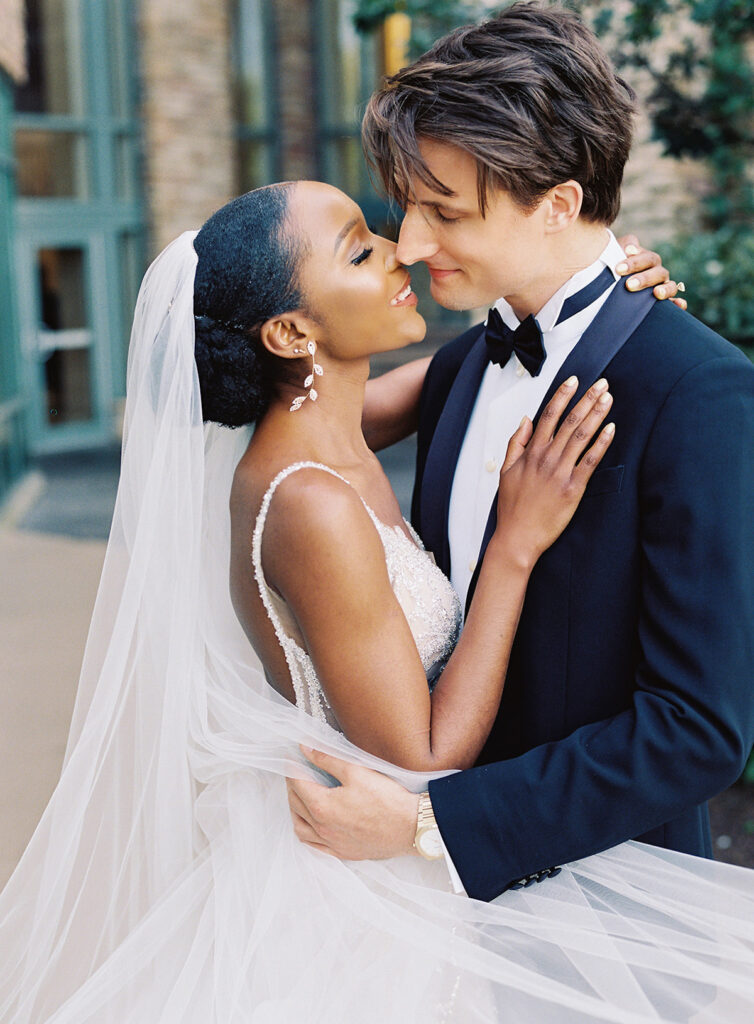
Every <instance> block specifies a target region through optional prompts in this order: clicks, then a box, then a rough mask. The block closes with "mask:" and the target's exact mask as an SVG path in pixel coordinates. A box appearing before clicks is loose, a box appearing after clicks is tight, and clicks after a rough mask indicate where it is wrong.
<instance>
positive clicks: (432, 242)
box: [395, 205, 440, 266]
mask: <svg viewBox="0 0 754 1024" xmlns="http://www.w3.org/2000/svg"><path fill="white" fill-rule="evenodd" d="M439 248H440V247H439V245H438V243H437V240H436V238H435V233H434V231H433V230H432V225H431V224H430V223H429V222H428V221H427V218H426V217H425V216H424V214H423V213H422V211H421V210H420V209H419V208H418V207H417V206H414V205H411V206H409V208H408V209H407V210H406V214H405V216H404V218H403V223H402V224H401V229H400V232H399V234H398V248H397V249H396V253H395V254H396V256H397V257H398V261H399V262H400V263H402V264H403V265H404V266H410V265H411V264H412V263H418V262H419V261H420V260H428V259H431V258H432V257H433V256H434V255H435V253H436V252H437V250H438V249H439Z"/></svg>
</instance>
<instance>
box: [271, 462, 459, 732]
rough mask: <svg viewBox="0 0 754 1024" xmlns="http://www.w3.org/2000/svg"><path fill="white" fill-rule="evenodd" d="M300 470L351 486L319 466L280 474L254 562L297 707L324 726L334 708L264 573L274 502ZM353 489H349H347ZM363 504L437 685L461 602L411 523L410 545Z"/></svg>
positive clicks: (298, 465)
mask: <svg viewBox="0 0 754 1024" xmlns="http://www.w3.org/2000/svg"><path fill="white" fill-rule="evenodd" d="M299 469H321V470H323V471H324V472H326V473H330V474H331V475H332V476H335V477H337V478H338V479H339V480H342V481H343V483H346V484H348V483H349V482H348V480H346V479H345V477H342V476H341V475H340V473H337V472H336V471H335V470H334V469H331V468H330V467H329V466H325V465H324V464H322V463H319V462H296V463H294V464H293V465H291V466H287V467H286V468H285V469H283V470H281V471H280V472H279V473H278V474H277V476H276V477H275V479H274V480H273V481H272V482H271V484H270V486H269V487H268V488H267V491H266V493H265V495H264V498H263V499H262V504H261V506H260V509H259V514H258V515H257V520H256V523H255V525H254V534H253V537H252V546H251V557H252V564H253V566H254V578H255V579H256V581H257V586H258V587H259V594H260V597H261V598H262V602H263V604H264V607H265V609H266V611H267V614H268V615H269V617H270V621H271V622H272V625H273V627H274V629H275V635H276V636H277V639H278V642H279V644H280V646H281V648H282V650H283V653H284V654H285V660H286V664H287V665H288V671H289V672H290V675H291V683H292V684H293V692H294V694H295V697H296V706H297V707H300V708H303V709H304V710H305V711H308V712H309V714H311V715H312V717H313V718H316V719H318V720H319V721H323V722H324V721H328V720H329V719H330V718H333V716H332V714H331V715H330V716H328V711H329V710H330V708H329V705H328V703H327V699H326V697H325V694H324V692H323V690H322V687H321V685H320V682H319V679H318V678H317V673H316V671H315V669H314V665H313V663H312V660H311V658H310V657H309V655H308V654H307V653H306V651H304V650H303V649H302V648H301V646H300V645H299V644H298V643H297V642H296V640H294V639H293V637H291V636H289V635H288V634H287V633H286V632H285V629H284V627H283V624H282V622H281V621H280V617H279V615H278V614H277V611H276V610H275V607H274V605H273V602H272V599H271V596H270V595H271V591H270V588H269V586H268V585H267V581H266V580H265V578H264V572H263V570H262V533H263V531H264V524H265V521H266V519H267V513H268V511H269V508H270V502H271V501H272V496H273V495H274V493H275V491H276V490H277V488H278V487H279V485H280V484H281V483H282V482H283V480H285V479H286V478H287V477H288V476H290V475H291V473H295V472H296V470H299ZM349 486H351V485H350V484H349ZM361 503H362V505H363V506H364V508H365V509H366V511H367V513H368V514H369V517H370V519H371V520H372V522H373V523H374V526H375V529H376V530H377V532H378V533H379V535H380V540H381V541H382V546H383V548H384V549H385V562H386V565H387V570H388V578H389V580H390V584H391V586H392V588H393V592H394V593H395V596H396V598H397V600H398V602H399V604H400V605H401V608H402V609H403V612H404V614H405V616H406V619H407V621H408V624H409V627H410V629H411V632H412V634H413V637H414V641H415V642H416V647H417V650H418V652H419V656H420V658H421V661H422V665H423V666H424V670H425V672H426V673H427V675H428V678H429V680H430V684H433V683H434V682H436V680H437V677H438V676H439V674H440V672H441V671H442V668H443V667H444V665H445V662H446V661H447V660H448V658H449V657H450V654H451V652H452V650H453V647H454V646H455V644H456V641H457V640H458V634H459V632H460V628H461V604H460V601H459V600H458V596H457V595H456V592H455V591H454V590H453V588H452V586H451V584H450V581H449V580H448V579H447V577H446V576H445V575H444V574H443V573H442V571H441V570H440V569H438V568H437V566H436V565H435V564H434V561H433V560H432V558H431V557H430V556H429V555H428V554H427V552H426V551H425V550H424V547H423V545H422V542H421V540H420V539H419V537H418V535H417V534H416V532H415V531H414V529H413V528H412V526H411V524H410V523H408V522H406V525H407V527H408V529H409V532H410V534H411V536H412V538H413V540H409V538H408V537H407V536H406V534H405V533H404V532H403V531H402V530H401V528H400V527H399V526H388V525H387V524H386V523H383V522H382V520H381V519H379V518H378V517H377V516H376V515H375V513H374V512H373V511H372V509H371V508H370V507H369V505H367V503H366V502H365V501H364V499H363V498H362V499H361ZM331 724H332V722H331Z"/></svg>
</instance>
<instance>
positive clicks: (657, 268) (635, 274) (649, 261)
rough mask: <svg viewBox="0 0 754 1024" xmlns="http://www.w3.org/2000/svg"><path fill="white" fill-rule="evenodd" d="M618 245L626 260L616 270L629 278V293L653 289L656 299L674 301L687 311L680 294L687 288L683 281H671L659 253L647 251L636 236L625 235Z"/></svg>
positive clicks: (684, 301)
mask: <svg viewBox="0 0 754 1024" xmlns="http://www.w3.org/2000/svg"><path fill="white" fill-rule="evenodd" d="M618 244H619V245H620V247H621V249H622V250H623V251H624V253H625V254H626V259H625V260H624V261H623V262H622V263H619V264H618V266H617V267H616V268H615V269H616V270H617V272H618V273H619V274H620V275H621V276H622V277H628V281H627V282H626V288H628V290H629V291H631V292H640V291H641V290H642V289H643V288H651V289H652V290H653V293H654V296H655V298H656V299H672V300H673V302H674V303H675V304H676V306H678V307H679V308H680V309H686V305H687V303H686V300H685V299H683V298H681V296H680V295H679V294H678V293H679V292H685V291H686V286H685V285H684V284H683V282H682V281H680V282H677V281H671V280H670V273H669V271H668V270H666V268H665V267H663V265H662V257H661V256H660V254H659V253H657V252H652V250H651V249H645V248H644V247H643V246H642V244H641V242H640V241H639V239H638V238H637V237H636V235H623V236H622V237H621V238H619V239H618ZM629 275H630V276H629Z"/></svg>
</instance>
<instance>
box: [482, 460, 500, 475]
mask: <svg viewBox="0 0 754 1024" xmlns="http://www.w3.org/2000/svg"><path fill="white" fill-rule="evenodd" d="M484 468H485V469H486V470H487V472H488V473H494V472H495V470H496V469H497V463H496V462H495V460H494V459H487V461H486V462H485V464H484Z"/></svg>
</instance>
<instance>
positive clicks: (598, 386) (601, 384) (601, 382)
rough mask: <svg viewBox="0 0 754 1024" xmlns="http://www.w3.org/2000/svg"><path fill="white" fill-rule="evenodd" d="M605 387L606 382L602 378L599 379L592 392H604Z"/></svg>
mask: <svg viewBox="0 0 754 1024" xmlns="http://www.w3.org/2000/svg"><path fill="white" fill-rule="evenodd" d="M606 387H607V381H606V380H605V378H604V377H600V379H599V380H598V381H597V383H596V384H595V385H594V390H595V391H604V390H605V388H606Z"/></svg>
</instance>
